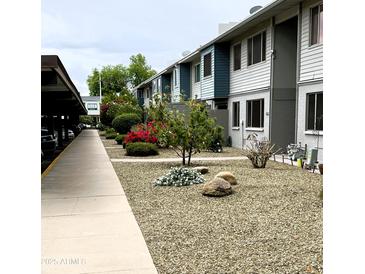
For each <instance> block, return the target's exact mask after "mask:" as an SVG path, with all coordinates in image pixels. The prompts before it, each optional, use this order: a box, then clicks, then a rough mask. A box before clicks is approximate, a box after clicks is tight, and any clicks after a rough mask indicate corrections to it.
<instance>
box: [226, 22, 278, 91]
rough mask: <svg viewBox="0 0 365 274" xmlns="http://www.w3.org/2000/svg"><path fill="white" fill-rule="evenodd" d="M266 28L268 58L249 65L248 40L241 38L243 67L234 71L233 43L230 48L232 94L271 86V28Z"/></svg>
mask: <svg viewBox="0 0 365 274" xmlns="http://www.w3.org/2000/svg"><path fill="white" fill-rule="evenodd" d="M265 29H266V60H265V61H263V62H261V63H257V64H254V65H251V66H248V65H247V40H248V38H250V37H251V36H249V37H245V38H244V39H242V40H241V69H240V70H236V71H233V45H235V44H236V42H235V43H234V44H232V46H231V50H230V72H231V73H230V94H235V93H238V92H243V91H249V90H255V89H262V88H267V87H269V86H270V67H271V53H270V51H271V28H270V27H269V26H267V27H266V28H265V27H264V28H262V29H261V30H262V31H263V30H265Z"/></svg>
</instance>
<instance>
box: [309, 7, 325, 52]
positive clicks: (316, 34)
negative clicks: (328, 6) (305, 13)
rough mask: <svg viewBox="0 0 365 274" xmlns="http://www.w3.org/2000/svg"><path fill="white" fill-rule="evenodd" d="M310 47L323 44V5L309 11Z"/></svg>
mask: <svg viewBox="0 0 365 274" xmlns="http://www.w3.org/2000/svg"><path fill="white" fill-rule="evenodd" d="M310 42H311V43H310V45H315V44H322V42H323V5H322V4H321V5H319V6H316V7H314V8H312V9H311V39H310Z"/></svg>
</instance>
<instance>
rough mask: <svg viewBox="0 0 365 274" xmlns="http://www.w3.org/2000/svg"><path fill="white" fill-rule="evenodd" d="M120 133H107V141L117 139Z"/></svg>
mask: <svg viewBox="0 0 365 274" xmlns="http://www.w3.org/2000/svg"><path fill="white" fill-rule="evenodd" d="M117 135H118V133H116V132H112V133H105V139H115V137H117Z"/></svg>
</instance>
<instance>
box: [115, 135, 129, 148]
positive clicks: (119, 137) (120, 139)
mask: <svg viewBox="0 0 365 274" xmlns="http://www.w3.org/2000/svg"><path fill="white" fill-rule="evenodd" d="M125 136H126V135H125V134H118V135H117V137H115V141H116V142H117V144H118V145H123V143H124V138H125Z"/></svg>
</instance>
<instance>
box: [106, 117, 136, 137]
mask: <svg viewBox="0 0 365 274" xmlns="http://www.w3.org/2000/svg"><path fill="white" fill-rule="evenodd" d="M140 122H141V117H140V116H138V115H137V114H135V113H125V114H122V115H119V116H117V117H115V118H114V120H113V122H112V126H113V128H114V129H115V130H116V131H117V132H118V133H120V134H126V133H127V132H128V131H129V130H130V129H131V127H132V126H134V125H136V124H138V123H140Z"/></svg>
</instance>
